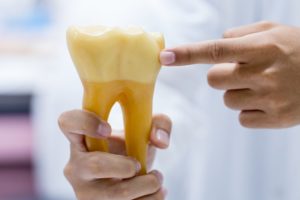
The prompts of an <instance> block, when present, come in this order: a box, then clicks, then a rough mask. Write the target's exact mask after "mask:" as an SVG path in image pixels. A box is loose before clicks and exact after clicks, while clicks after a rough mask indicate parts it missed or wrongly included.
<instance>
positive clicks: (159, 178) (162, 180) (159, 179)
mask: <svg viewBox="0 0 300 200" xmlns="http://www.w3.org/2000/svg"><path fill="white" fill-rule="evenodd" d="M151 173H152V174H154V175H155V176H156V177H157V179H158V181H159V183H160V184H161V185H162V184H163V182H164V177H163V175H162V174H161V173H160V172H159V171H156V170H154V171H152V172H151Z"/></svg>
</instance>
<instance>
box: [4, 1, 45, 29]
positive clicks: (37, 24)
mask: <svg viewBox="0 0 300 200" xmlns="http://www.w3.org/2000/svg"><path fill="white" fill-rule="evenodd" d="M50 24H51V12H50V8H49V7H47V4H44V3H43V1H38V3H37V4H36V5H35V7H33V8H32V11H31V12H29V13H28V14H27V15H25V16H22V17H17V18H11V19H9V20H7V21H6V22H5V25H4V27H5V28H6V29H8V30H10V31H14V30H25V31H38V30H40V29H43V28H45V27H47V26H48V25H50Z"/></svg>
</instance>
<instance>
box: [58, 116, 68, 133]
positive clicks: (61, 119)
mask: <svg viewBox="0 0 300 200" xmlns="http://www.w3.org/2000/svg"><path fill="white" fill-rule="evenodd" d="M65 115H66V113H65V112H64V113H62V114H61V115H60V116H59V117H58V120H57V123H58V126H59V127H60V129H61V130H63V129H64V127H65V126H66V124H67V121H66V117H65Z"/></svg>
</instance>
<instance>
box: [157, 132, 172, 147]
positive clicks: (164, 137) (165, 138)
mask: <svg viewBox="0 0 300 200" xmlns="http://www.w3.org/2000/svg"><path fill="white" fill-rule="evenodd" d="M156 139H157V140H158V141H160V142H161V143H163V144H164V145H166V146H169V143H170V138H169V134H168V133H167V132H166V131H164V130H162V129H158V130H157V131H156Z"/></svg>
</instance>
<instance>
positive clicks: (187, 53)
mask: <svg viewBox="0 0 300 200" xmlns="http://www.w3.org/2000/svg"><path fill="white" fill-rule="evenodd" d="M183 55H184V57H183V56H182V58H181V60H182V61H183V62H192V60H193V48H192V47H189V48H185V49H184V51H183ZM179 59H180V57H179Z"/></svg>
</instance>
